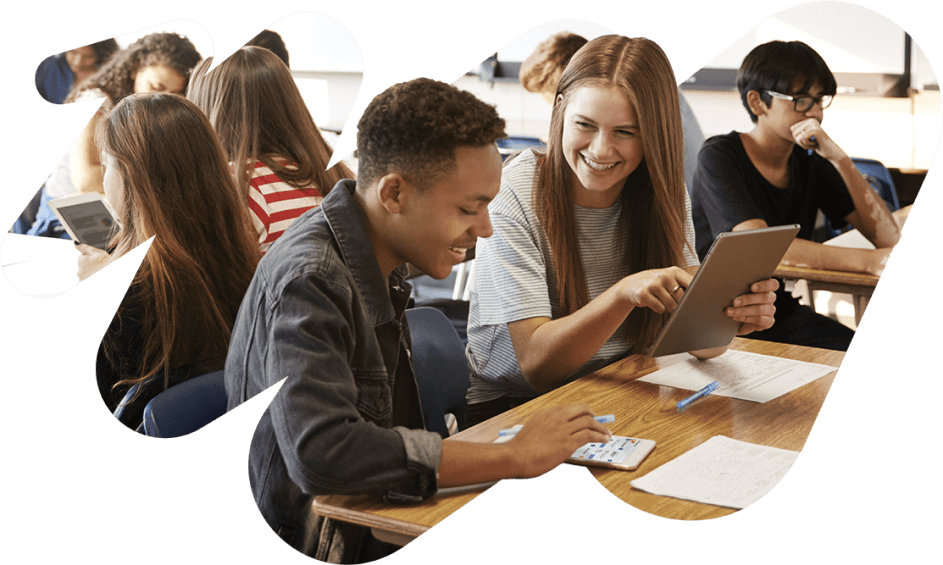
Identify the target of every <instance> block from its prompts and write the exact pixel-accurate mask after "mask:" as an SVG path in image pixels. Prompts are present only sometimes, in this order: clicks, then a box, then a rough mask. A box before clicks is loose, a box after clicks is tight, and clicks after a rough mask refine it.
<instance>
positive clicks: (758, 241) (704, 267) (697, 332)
mask: <svg viewBox="0 0 943 565" xmlns="http://www.w3.org/2000/svg"><path fill="white" fill-rule="evenodd" d="M797 233H799V225H798V224H791V225H786V226H775V227H770V228H762V229H758V230H745V231H736V232H724V233H722V234H720V235H718V236H717V238H716V239H714V243H713V245H711V248H710V251H708V253H707V257H705V258H704V262H703V263H702V264H701V267H700V268H699V269H698V271H697V273H696V274H695V275H694V278H693V279H692V280H691V284H690V285H688V288H687V289H685V291H684V295H683V296H682V297H681V301H680V302H678V306H677V307H676V308H675V310H674V312H672V313H671V316H670V317H669V318H668V321H667V322H665V325H664V327H663V328H662V329H661V333H659V334H658V337H657V338H655V343H653V344H652V347H651V348H650V349H649V350H648V355H649V356H650V357H661V356H663V355H671V354H674V353H682V352H685V351H694V350H697V349H709V348H711V347H722V346H725V345H729V344H730V342H731V341H732V340H733V338H734V336H735V335H737V330H739V329H740V322H738V321H736V320H734V319H732V318H729V317H728V316H727V314H726V313H725V312H724V311H725V310H726V308H727V307H728V306H730V305H731V303H732V302H733V299H734V298H736V297H738V296H740V295H741V294H747V293H748V292H749V291H750V285H751V284H753V283H755V282H757V281H761V280H764V279H768V278H770V277H771V276H772V275H773V273H774V272H775V271H776V267H777V266H778V265H779V262H780V261H781V260H782V258H783V255H785V254H786V250H787V249H788V248H789V244H790V243H792V240H793V239H794V238H795V237H796V234H797Z"/></svg>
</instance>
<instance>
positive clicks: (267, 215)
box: [187, 46, 354, 252]
mask: <svg viewBox="0 0 943 565" xmlns="http://www.w3.org/2000/svg"><path fill="white" fill-rule="evenodd" d="M212 63H213V58H212V57H208V58H207V59H205V60H204V61H202V62H201V63H200V64H199V65H197V67H196V69H194V72H193V77H192V79H191V80H190V85H189V87H188V88H187V98H189V99H190V100H192V101H193V102H194V103H195V104H196V105H197V106H198V107H199V108H200V109H202V110H203V111H204V112H205V113H206V115H207V116H208V117H209V119H210V123H212V124H213V127H214V128H215V129H216V133H217V135H218V136H219V139H220V141H221V142H222V145H223V149H224V150H225V151H226V154H227V156H228V158H229V161H230V163H232V166H233V170H234V173H235V176H236V184H237V185H238V186H239V191H240V193H241V194H243V195H244V197H245V199H246V200H248V202H249V209H250V210H251V211H252V219H253V223H254V224H255V228H256V231H257V232H258V235H259V244H260V245H261V248H262V251H263V252H265V251H267V250H268V247H269V246H270V245H271V244H272V242H274V241H275V240H276V239H278V237H279V236H280V235H281V234H282V233H283V232H284V231H285V229H286V228H287V227H288V226H289V225H290V224H291V223H292V222H293V221H294V220H295V218H297V217H298V216H300V215H301V214H303V213H304V212H305V211H307V210H309V209H311V208H313V207H315V206H317V205H319V204H320V203H321V200H322V199H323V198H324V196H325V195H326V194H327V193H328V191H329V190H331V187H333V186H334V185H335V184H337V182H338V181H340V180H342V179H352V178H353V177H354V175H353V173H351V171H350V169H348V168H347V167H346V166H345V165H344V164H343V163H339V164H337V165H335V166H333V167H331V168H330V169H328V170H325V169H327V164H328V162H329V161H330V159H331V147H330V146H329V145H328V144H327V142H326V141H325V140H324V138H323V137H322V136H321V133H320V131H319V130H318V127H317V125H316V124H315V123H314V119H313V118H312V117H311V113H310V112H309V111H308V108H307V106H306V105H305V102H304V99H303V98H302V97H301V93H300V92H299V91H298V87H297V85H296V84H295V81H294V79H293V78H292V76H291V72H290V71H289V70H288V67H287V66H286V65H285V63H284V62H282V60H281V59H279V58H278V57H277V56H276V55H275V54H273V53H272V52H271V51H269V50H268V49H264V48H261V47H251V46H247V47H243V48H241V49H239V50H238V51H236V52H235V53H233V54H232V55H231V56H230V57H229V58H228V59H226V60H225V61H223V62H222V63H220V64H219V66H218V67H216V68H215V69H213V70H212V71H210V72H207V70H208V69H209V68H210V67H211V66H212ZM240 163H243V164H244V165H243V166H242V167H240V166H239V164H240Z"/></svg>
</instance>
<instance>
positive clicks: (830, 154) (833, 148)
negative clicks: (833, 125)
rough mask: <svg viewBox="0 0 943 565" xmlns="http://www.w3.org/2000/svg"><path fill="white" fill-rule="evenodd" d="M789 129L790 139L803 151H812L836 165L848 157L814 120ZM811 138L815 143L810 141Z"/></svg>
mask: <svg viewBox="0 0 943 565" xmlns="http://www.w3.org/2000/svg"><path fill="white" fill-rule="evenodd" d="M789 129H790V131H792V138H793V140H795V142H796V145H798V146H799V147H801V148H803V149H813V150H815V152H816V153H818V154H819V155H821V156H822V157H824V158H825V159H828V160H829V161H832V162H835V163H837V162H838V161H841V160H842V159H843V158H845V157H847V156H848V155H846V154H845V152H844V151H843V150H842V148H841V147H839V146H838V144H837V143H835V142H834V141H832V138H831V137H829V136H828V134H827V133H825V130H824V129H822V124H821V122H819V121H818V120H817V119H815V118H808V119H805V120H802V121H801V122H797V123H795V124H793V125H792V126H791V127H790V128H789ZM813 137H814V138H815V141H812V138H813Z"/></svg>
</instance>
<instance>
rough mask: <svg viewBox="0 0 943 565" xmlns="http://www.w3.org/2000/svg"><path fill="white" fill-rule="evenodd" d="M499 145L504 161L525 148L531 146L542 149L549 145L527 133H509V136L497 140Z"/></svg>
mask: <svg viewBox="0 0 943 565" xmlns="http://www.w3.org/2000/svg"><path fill="white" fill-rule="evenodd" d="M497 145H498V152H499V153H500V154H501V160H502V161H505V160H507V159H508V157H511V156H512V155H516V154H517V153H520V152H521V151H523V150H525V149H530V148H531V147H533V148H535V149H539V150H541V151H542V150H544V149H546V147H547V146H546V145H545V144H544V142H543V141H540V139H538V138H536V137H530V136H526V135H509V136H508V137H502V138H501V139H499V140H497Z"/></svg>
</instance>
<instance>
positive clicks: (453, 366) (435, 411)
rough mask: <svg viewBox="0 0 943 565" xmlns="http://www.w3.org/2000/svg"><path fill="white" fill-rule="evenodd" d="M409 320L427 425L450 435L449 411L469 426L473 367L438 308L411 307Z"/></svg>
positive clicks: (414, 363)
mask: <svg viewBox="0 0 943 565" xmlns="http://www.w3.org/2000/svg"><path fill="white" fill-rule="evenodd" d="M406 321H407V323H408V324H409V333H410V336H411V339H412V356H411V358H412V363H413V370H414V371H415V373H416V382H417V383H418V385H419V398H420V402H422V411H423V414H424V416H425V419H426V429H427V430H429V431H433V432H438V433H439V435H441V436H442V437H443V438H446V437H449V429H448V426H447V425H446V423H445V415H446V414H452V415H453V416H455V421H456V422H457V423H458V429H459V430H461V429H463V428H464V427H465V408H466V407H467V405H468V404H467V401H466V400H465V394H466V393H467V392H468V385H469V380H468V376H469V372H470V371H469V368H468V360H467V359H466V358H465V348H464V347H463V346H462V340H461V339H459V336H458V333H456V331H455V328H454V327H452V323H451V322H450V321H449V319H448V318H447V317H446V316H445V314H443V313H442V312H440V311H439V310H436V309H435V308H410V309H408V310H406Z"/></svg>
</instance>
